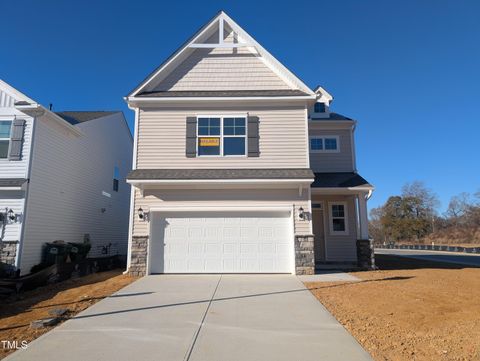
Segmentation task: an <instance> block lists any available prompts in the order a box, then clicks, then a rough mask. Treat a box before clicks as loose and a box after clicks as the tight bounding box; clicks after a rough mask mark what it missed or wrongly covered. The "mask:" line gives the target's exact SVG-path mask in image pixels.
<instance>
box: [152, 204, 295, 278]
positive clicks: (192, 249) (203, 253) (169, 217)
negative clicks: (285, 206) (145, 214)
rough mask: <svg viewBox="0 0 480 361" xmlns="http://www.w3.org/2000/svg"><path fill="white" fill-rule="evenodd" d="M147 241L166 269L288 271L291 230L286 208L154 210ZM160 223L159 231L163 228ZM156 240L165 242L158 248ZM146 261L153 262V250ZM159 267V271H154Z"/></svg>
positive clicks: (253, 271) (291, 258)
mask: <svg viewBox="0 0 480 361" xmlns="http://www.w3.org/2000/svg"><path fill="white" fill-rule="evenodd" d="M152 222H158V223H156V225H155V226H152V229H155V230H156V231H155V232H156V233H152V235H151V237H152V238H151V242H152V244H154V245H155V246H152V247H153V248H152V249H154V250H157V251H156V252H157V253H158V255H159V257H162V258H163V263H162V265H160V263H161V262H160V261H158V262H159V266H158V267H151V269H155V270H156V272H162V271H163V272H165V273H235V272H241V273H256V272H268V273H271V272H278V273H289V272H291V269H292V265H291V263H292V262H293V235H292V228H291V218H290V217H289V213H288V212H269V213H266V212H263V213H260V212H255V213H252V212H249V213H246V212H230V213H228V212H227V215H226V213H225V212H221V213H220V212H208V213H207V212H202V213H195V212H174V213H170V214H163V215H162V214H161V213H158V214H157V213H156V214H154V216H153V217H152ZM162 225H164V226H163V231H162ZM160 243H164V248H163V249H162V252H160V251H159V249H160V248H161V245H160ZM150 262H151V263H152V262H156V260H155V255H152V257H151V258H150ZM159 269H161V271H158V270H159Z"/></svg>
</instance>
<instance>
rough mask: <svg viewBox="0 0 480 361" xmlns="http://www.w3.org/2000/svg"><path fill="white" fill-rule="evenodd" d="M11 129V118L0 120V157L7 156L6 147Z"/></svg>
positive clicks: (7, 146) (8, 143)
mask: <svg viewBox="0 0 480 361" xmlns="http://www.w3.org/2000/svg"><path fill="white" fill-rule="evenodd" d="M11 129H12V121H11V120H1V121H0V158H8V148H9V146H10V133H11Z"/></svg>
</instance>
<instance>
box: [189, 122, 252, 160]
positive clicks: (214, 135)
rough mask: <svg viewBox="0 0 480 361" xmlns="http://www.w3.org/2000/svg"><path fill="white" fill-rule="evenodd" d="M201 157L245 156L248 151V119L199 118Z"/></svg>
mask: <svg viewBox="0 0 480 361" xmlns="http://www.w3.org/2000/svg"><path fill="white" fill-rule="evenodd" d="M197 124H198V126H197V138H198V140H197V148H198V151H197V154H198V155H199V156H244V155H246V150H247V131H246V129H247V128H246V117H244V116H243V117H242V116H213V117H206V116H205V117H203V116H199V117H198V122H197Z"/></svg>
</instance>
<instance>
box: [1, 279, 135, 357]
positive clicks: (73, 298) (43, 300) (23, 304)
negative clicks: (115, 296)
mask: <svg viewBox="0 0 480 361" xmlns="http://www.w3.org/2000/svg"><path fill="white" fill-rule="evenodd" d="M135 279H136V278H133V277H129V276H126V275H122V272H121V271H119V270H115V271H107V272H100V273H94V274H90V275H87V276H85V277H81V278H76V279H69V280H66V281H63V282H59V283H55V284H51V285H48V286H45V287H39V288H37V289H35V290H32V291H27V292H24V293H20V294H19V295H14V296H10V297H9V298H8V299H4V300H1V301H0V340H8V341H18V342H19V343H20V342H21V341H27V342H30V341H32V340H34V339H36V338H37V337H39V336H41V335H42V334H44V333H46V332H47V331H49V330H50V329H52V328H53V327H46V328H42V329H32V328H31V327H30V322H32V321H34V320H38V319H41V318H47V317H51V316H49V314H48V311H49V310H52V309H56V308H57V309H58V308H65V309H68V313H67V315H66V318H68V317H71V316H74V315H76V314H77V313H79V312H80V311H83V310H84V309H86V308H87V307H90V306H91V305H93V304H94V303H96V302H98V301H100V300H102V299H103V298H105V297H108V296H109V295H111V294H112V293H114V292H116V291H118V290H120V289H121V288H123V287H125V286H126V285H128V284H129V283H131V282H133V281H135ZM13 351H15V350H8V349H6V348H3V347H2V345H1V344H0V359H2V358H4V357H6V356H7V354H8V353H10V352H13Z"/></svg>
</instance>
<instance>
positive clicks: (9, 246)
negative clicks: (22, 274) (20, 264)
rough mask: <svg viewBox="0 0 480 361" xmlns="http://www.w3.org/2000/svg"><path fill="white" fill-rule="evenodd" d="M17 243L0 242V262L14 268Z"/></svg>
mask: <svg viewBox="0 0 480 361" xmlns="http://www.w3.org/2000/svg"><path fill="white" fill-rule="evenodd" d="M17 249H18V241H0V262H2V263H6V264H9V265H10V266H15V259H16V258H17Z"/></svg>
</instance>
